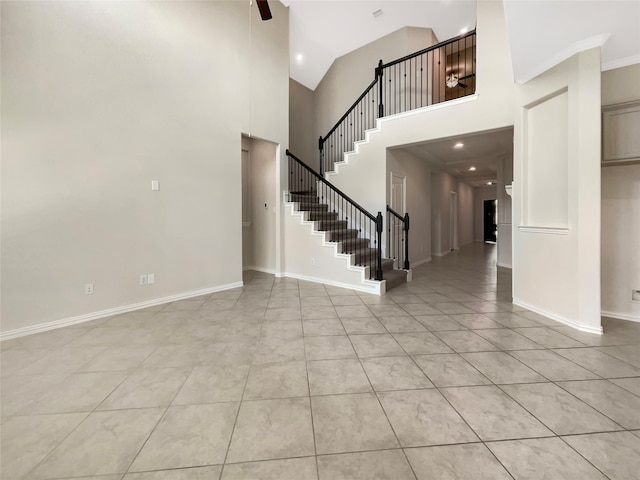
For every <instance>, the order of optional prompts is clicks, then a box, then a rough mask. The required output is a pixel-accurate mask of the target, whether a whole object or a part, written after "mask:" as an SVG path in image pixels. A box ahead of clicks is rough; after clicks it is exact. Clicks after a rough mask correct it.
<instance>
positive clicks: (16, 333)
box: [0, 282, 244, 341]
mask: <svg viewBox="0 0 640 480" xmlns="http://www.w3.org/2000/svg"><path fill="white" fill-rule="evenodd" d="M243 285H244V282H235V283H228V284H226V285H219V286H217V287H211V288H204V289H202V290H192V291H190V292H184V293H178V294H176V295H169V296H168V297H161V298H154V299H153V300H145V301H144V302H139V303H132V304H129V305H123V306H121V307H114V308H109V309H107V310H100V311H98V312H92V313H86V314H84V315H77V316H75V317H69V318H63V319H61V320H54V321H52V322H46V323H39V324H37V325H30V326H28V327H23V328H16V329H15V330H8V331H6V332H1V333H0V341H2V340H10V339H12V338H18V337H24V336H25V335H32V334H34V333H42V332H47V331H49V330H55V329H56V328H62V327H67V326H69V325H76V324H78V323H84V322H90V321H91V320H98V319H99V318H105V317H112V316H113V315H119V314H121V313H127V312H133V311H134V310H141V309H143V308H148V307H154V306H156V305H162V304H163V303H169V302H177V301H178V300H185V299H187V298H193V297H199V296H200V295H207V294H210V293H215V292H222V291H224V290H231V289H232V288H239V287H242V286H243Z"/></svg>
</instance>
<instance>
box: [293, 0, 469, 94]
mask: <svg viewBox="0 0 640 480" xmlns="http://www.w3.org/2000/svg"><path fill="white" fill-rule="evenodd" d="M281 1H282V3H283V4H284V5H285V6H288V7H289V46H290V68H291V71H290V76H291V78H293V79H294V80H296V81H297V82H299V83H301V84H302V85H304V86H306V87H307V88H310V89H311V90H315V88H316V87H317V86H318V83H320V80H322V77H323V76H324V74H325V73H326V72H327V70H328V69H329V67H330V66H331V64H332V63H333V61H334V60H335V59H336V58H338V57H341V56H342V55H345V54H347V53H349V52H351V51H353V50H355V49H357V48H360V47H362V46H364V45H366V44H368V43H371V42H373V41H374V40H377V39H378V38H380V37H383V36H385V35H388V34H389V33H392V32H395V31H396V30H398V29H400V28H402V27H426V28H431V29H433V32H434V33H435V35H436V37H437V38H438V39H439V40H446V39H448V38H451V37H455V36H457V35H459V34H460V30H461V29H462V28H467V29H469V30H472V29H474V28H475V24H476V2H475V0H426V1H425V0H413V1H411V0H410V1H407V0H384V1H369V0H342V1H333V0H281ZM376 10H382V12H383V13H382V15H380V16H378V17H374V16H373V12H375V11H376ZM299 55H302V59H301V60H298V58H299V57H298V56H299ZM374 66H375V65H373V66H372V68H373V67H374Z"/></svg>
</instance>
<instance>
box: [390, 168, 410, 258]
mask: <svg viewBox="0 0 640 480" xmlns="http://www.w3.org/2000/svg"><path fill="white" fill-rule="evenodd" d="M394 180H395V181H394ZM398 180H399V181H398ZM394 185H402V208H400V209H399V208H397V205H394V203H393V201H394V198H395V197H394V195H393V187H394ZM389 204H390V205H389V206H390V207H391V208H392V209H393V210H395V211H396V212H397V213H399V214H400V215H402V216H404V214H405V213H406V211H407V176H406V175H401V174H399V173H395V172H389ZM386 218H387V219H389V215H388V214H387V216H386ZM386 230H387V232H388V238H387V242H388V247H389V248H388V249H387V250H388V251H386V252H385V255H386V256H389V258H391V256H390V255H391V253H392V252H393V251H394V250H395V246H396V241H397V237H398V235H400V236H401V235H402V234H401V233H400V234H398V232H391V231H389V225H386ZM398 268H400V267H399V266H398Z"/></svg>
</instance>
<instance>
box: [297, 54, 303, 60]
mask: <svg viewBox="0 0 640 480" xmlns="http://www.w3.org/2000/svg"><path fill="white" fill-rule="evenodd" d="M303 59H304V56H303V55H302V54H301V53H299V54H297V55H296V60H297V61H298V62H301V61H302V60H303Z"/></svg>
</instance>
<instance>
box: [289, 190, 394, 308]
mask: <svg viewBox="0 0 640 480" xmlns="http://www.w3.org/2000/svg"><path fill="white" fill-rule="evenodd" d="M298 207H299V203H298V202H287V201H284V208H285V214H284V215H283V218H284V229H285V231H284V243H285V245H284V272H283V274H282V275H283V276H286V277H292V278H297V279H300V280H307V281H310V282H318V283H324V284H327V285H333V286H337V287H344V288H350V289H352V290H357V291H360V292H366V293H371V294H374V295H382V294H384V293H385V290H386V282H385V280H382V281H380V282H379V281H376V280H369V278H368V277H369V267H360V266H357V265H354V264H353V263H354V259H355V255H354V254H346V253H340V249H341V244H340V243H339V242H329V241H328V238H327V237H328V234H327V233H326V232H324V231H321V230H318V226H319V225H318V224H319V222H317V221H312V220H309V219H308V217H309V212H308V211H302V210H298ZM312 259H314V263H312Z"/></svg>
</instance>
